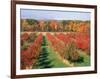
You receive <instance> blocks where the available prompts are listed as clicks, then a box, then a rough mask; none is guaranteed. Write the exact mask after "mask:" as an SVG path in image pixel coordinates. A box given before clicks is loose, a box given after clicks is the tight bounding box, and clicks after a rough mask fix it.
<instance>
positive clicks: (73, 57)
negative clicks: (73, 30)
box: [66, 42, 80, 61]
mask: <svg viewBox="0 0 100 79" xmlns="http://www.w3.org/2000/svg"><path fill="white" fill-rule="evenodd" d="M79 58H80V55H79V53H78V51H77V48H76V45H75V43H74V42H71V43H69V44H68V45H67V50H66V59H68V60H70V61H78V60H79Z"/></svg>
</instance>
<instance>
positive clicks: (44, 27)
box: [21, 19, 90, 33]
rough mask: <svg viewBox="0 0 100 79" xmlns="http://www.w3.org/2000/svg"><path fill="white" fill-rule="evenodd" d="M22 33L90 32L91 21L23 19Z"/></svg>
mask: <svg viewBox="0 0 100 79" xmlns="http://www.w3.org/2000/svg"><path fill="white" fill-rule="evenodd" d="M21 31H22V32H24V31H29V32H87V33H89V32H90V21H81V20H35V19H21Z"/></svg>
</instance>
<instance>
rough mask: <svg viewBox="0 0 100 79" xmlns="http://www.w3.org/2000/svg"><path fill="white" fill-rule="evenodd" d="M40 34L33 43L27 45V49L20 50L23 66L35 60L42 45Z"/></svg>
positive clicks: (32, 63)
mask: <svg viewBox="0 0 100 79" xmlns="http://www.w3.org/2000/svg"><path fill="white" fill-rule="evenodd" d="M42 37H43V36H42V34H40V35H39V36H38V37H37V38H36V40H35V41H34V43H33V44H32V45H30V46H29V47H28V49H27V50H24V51H21V64H22V66H23V65H24V66H25V67H27V66H32V65H34V63H35V62H36V59H37V58H38V56H39V54H40V51H41V45H42Z"/></svg>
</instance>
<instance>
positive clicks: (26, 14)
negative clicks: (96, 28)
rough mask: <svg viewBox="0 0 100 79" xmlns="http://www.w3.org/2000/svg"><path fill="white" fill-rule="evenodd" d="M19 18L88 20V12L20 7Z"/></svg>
mask: <svg viewBox="0 0 100 79" xmlns="http://www.w3.org/2000/svg"><path fill="white" fill-rule="evenodd" d="M21 19H36V20H90V13H89V12H75V11H53V10H35V9H21Z"/></svg>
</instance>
